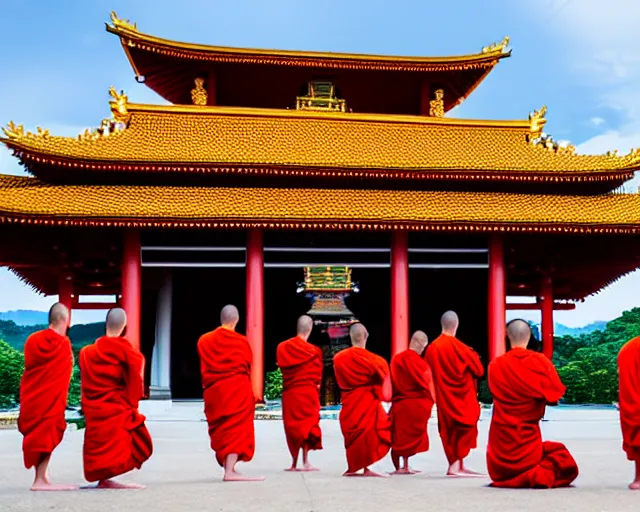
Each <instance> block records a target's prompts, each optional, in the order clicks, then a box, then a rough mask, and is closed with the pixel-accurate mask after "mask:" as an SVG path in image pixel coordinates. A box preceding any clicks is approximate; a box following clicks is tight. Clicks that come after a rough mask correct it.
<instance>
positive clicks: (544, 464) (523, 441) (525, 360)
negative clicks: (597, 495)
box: [487, 348, 578, 488]
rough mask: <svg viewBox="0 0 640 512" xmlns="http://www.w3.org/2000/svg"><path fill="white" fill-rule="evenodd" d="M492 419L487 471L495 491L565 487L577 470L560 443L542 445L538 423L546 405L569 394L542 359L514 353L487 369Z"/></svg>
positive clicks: (525, 352)
mask: <svg viewBox="0 0 640 512" xmlns="http://www.w3.org/2000/svg"><path fill="white" fill-rule="evenodd" d="M489 389H490V391H491V394H492V395H493V416H492V418H491V427H490V429H489V445H488V447H487V467H488V469H489V476H490V477H491V480H492V482H493V483H492V485H493V486H494V487H526V488H552V487H566V486H568V485H569V484H571V482H573V481H574V480H575V479H576V477H577V476H578V466H577V464H576V461H575V460H574V459H573V457H572V456H571V454H570V453H569V451H568V450H567V448H566V447H565V446H564V445H563V444H562V443H555V442H551V441H544V442H543V441H542V434H541V433H540V420H541V419H542V417H543V416H544V411H545V408H546V405H547V404H554V403H556V402H557V401H558V400H560V398H561V397H562V395H563V394H564V392H565V389H566V388H565V387H564V386H563V385H562V382H561V381H560V377H559V376H558V372H556V369H555V367H554V366H553V363H551V361H549V360H548V359H547V358H546V357H545V356H544V355H542V354H539V353H537V352H533V351H531V350H526V349H522V348H516V349H513V350H511V351H509V352H507V353H506V354H504V355H502V356H500V357H499V358H497V359H496V360H495V361H493V362H492V363H491V364H490V365H489Z"/></svg>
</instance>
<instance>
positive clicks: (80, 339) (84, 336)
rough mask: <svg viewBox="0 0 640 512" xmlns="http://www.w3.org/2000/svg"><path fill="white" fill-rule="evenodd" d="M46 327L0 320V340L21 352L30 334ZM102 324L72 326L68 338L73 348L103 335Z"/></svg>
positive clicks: (77, 347) (91, 341)
mask: <svg viewBox="0 0 640 512" xmlns="http://www.w3.org/2000/svg"><path fill="white" fill-rule="evenodd" d="M46 328H47V326H46V325H16V323H15V322H14V321H12V320H0V340H4V341H6V342H7V343H8V344H9V345H10V346H11V347H13V348H15V349H18V350H22V349H23V347H24V342H25V341H26V340H27V338H28V337H29V335H30V334H32V333H34V332H36V331H39V330H41V329H46ZM104 328H105V326H104V322H96V323H93V324H79V325H72V326H71V327H70V328H69V338H70V339H71V344H72V345H73V347H74V348H76V349H79V348H81V347H83V346H85V345H88V344H89V343H93V342H94V341H95V340H96V339H97V338H99V337H100V336H102V335H104Z"/></svg>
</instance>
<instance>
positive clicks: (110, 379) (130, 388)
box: [80, 308, 153, 489]
mask: <svg viewBox="0 0 640 512" xmlns="http://www.w3.org/2000/svg"><path fill="white" fill-rule="evenodd" d="M106 324H107V325H106V336H103V337H101V338H98V339H97V340H96V342H95V343H94V344H93V345H89V346H87V347H84V348H83V349H82V350H81V351H80V372H81V377H82V381H81V390H82V411H83V413H84V417H85V421H86V429H85V432H84V446H83V450H82V454H83V461H84V476H85V478H86V479H87V480H88V481H89V482H98V485H97V486H98V487H99V488H102V489H141V488H143V487H144V486H142V485H139V484H134V483H128V484H127V483H121V482H117V481H116V480H114V478H115V477H117V476H119V475H122V474H124V473H128V472H129V471H132V470H133V469H140V468H141V467H142V464H144V463H145V462H146V461H147V460H148V459H149V457H151V454H152V453H153V443H152V441H151V436H150V435H149V431H148V430H147V427H146V425H145V419H146V418H145V417H144V416H143V415H142V414H140V413H139V412H138V402H139V401H140V399H141V398H142V397H143V394H144V379H143V375H144V363H145V361H144V356H143V355H142V354H141V353H140V352H138V351H137V350H136V349H134V348H133V346H132V345H131V343H130V342H129V340H127V339H126V338H124V337H123V334H124V331H125V328H126V326H127V315H126V313H125V312H124V310H123V309H120V308H114V309H111V310H110V311H109V312H108V313H107V321H106Z"/></svg>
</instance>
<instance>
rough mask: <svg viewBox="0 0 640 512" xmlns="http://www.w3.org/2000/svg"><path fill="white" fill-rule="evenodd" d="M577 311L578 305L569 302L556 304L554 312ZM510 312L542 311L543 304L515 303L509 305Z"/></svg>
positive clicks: (554, 304)
mask: <svg viewBox="0 0 640 512" xmlns="http://www.w3.org/2000/svg"><path fill="white" fill-rule="evenodd" d="M574 309H576V305H575V304H573V303H569V302H554V303H553V310H554V311H573V310H574ZM507 310H508V311H542V304H540V303H539V302H528V303H523V304H518V303H515V302H512V303H509V304H507Z"/></svg>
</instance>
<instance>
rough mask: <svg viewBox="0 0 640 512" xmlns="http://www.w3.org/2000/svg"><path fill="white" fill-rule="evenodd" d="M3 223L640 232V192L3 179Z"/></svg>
mask: <svg viewBox="0 0 640 512" xmlns="http://www.w3.org/2000/svg"><path fill="white" fill-rule="evenodd" d="M302 198H304V200H302ZM0 219H1V220H2V221H4V222H27V223H38V224H63V225H93V226H107V225H113V226H130V225H132V226H149V227H154V226H157V227H162V226H164V227H194V228H197V227H249V226H254V225H260V226H265V227H281V228H315V229H321V228H331V229H334V228H335V229H389V228H391V227H395V228H398V227H400V228H404V229H412V230H425V229H426V230H440V231H489V230H500V231H525V232H558V233H571V232H573V233H576V232H577V233H591V232H599V233H640V194H609V195H601V196H561V195H527V194H509V193H474V192H434V191H390V190H335V189H279V188H269V189H265V188H213V187H171V186H155V187H151V186H107V185H103V186H91V185H49V184H45V183H43V182H41V181H39V180H37V179H35V178H23V177H13V176H0Z"/></svg>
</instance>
